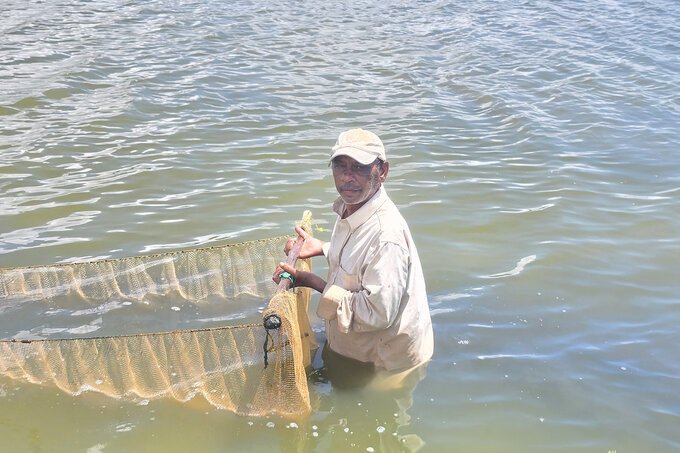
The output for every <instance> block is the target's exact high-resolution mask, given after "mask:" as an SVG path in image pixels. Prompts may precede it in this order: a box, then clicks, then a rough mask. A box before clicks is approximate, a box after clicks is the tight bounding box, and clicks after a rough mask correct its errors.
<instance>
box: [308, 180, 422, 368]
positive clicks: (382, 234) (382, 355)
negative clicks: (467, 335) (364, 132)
mask: <svg viewBox="0 0 680 453" xmlns="http://www.w3.org/2000/svg"><path fill="white" fill-rule="evenodd" d="M333 209H334V210H335V212H336V213H338V215H339V217H338V219H337V221H336V223H335V227H334V229H333V234H332V236H331V241H330V243H327V244H325V246H324V254H325V255H326V258H327V259H328V264H329V272H328V279H327V280H326V281H327V283H326V287H325V289H324V292H323V294H322V297H321V300H320V302H319V306H318V308H317V314H318V315H319V316H320V317H321V318H323V319H325V320H326V335H327V338H328V343H329V346H330V347H331V349H333V350H334V351H335V352H337V353H339V354H342V355H344V356H346V357H350V358H353V359H356V360H360V361H362V362H372V363H374V364H375V366H376V367H377V368H378V369H385V370H389V371H393V370H394V371H396V370H402V369H406V368H410V367H413V366H415V365H419V364H421V363H423V362H425V361H427V360H429V359H430V358H431V357H432V352H433V333H432V322H431V319H430V311H429V306H428V303H427V293H426V289H425V279H424V277H423V271H422V268H421V265H420V259H419V258H418V252H417V250H416V247H415V244H414V243H413V238H412V237H411V233H410V231H409V228H408V225H407V224H406V221H405V220H404V218H403V217H402V215H401V214H400V213H399V211H398V209H397V207H396V206H395V205H394V203H393V202H392V200H390V199H389V197H388V196H387V193H386V192H385V189H384V188H383V187H381V188H380V189H379V190H378V192H376V194H375V195H374V196H373V197H372V198H371V199H370V200H369V201H367V202H366V204H364V205H363V206H362V207H361V208H359V210H357V211H356V212H355V213H353V214H352V215H350V216H348V217H347V218H345V219H342V212H343V211H344V209H345V205H344V203H343V202H342V199H340V198H339V199H338V200H336V202H335V203H334V205H333Z"/></svg>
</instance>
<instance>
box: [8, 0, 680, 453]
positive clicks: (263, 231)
mask: <svg viewBox="0 0 680 453" xmlns="http://www.w3.org/2000/svg"><path fill="white" fill-rule="evenodd" d="M0 13H1V14H0V266H1V267H10V266H23V265H30V264H39V263H52V262H58V261H62V260H72V259H91V258H98V257H122V256H128V255H135V254H141V253H148V252H155V251H163V250H170V249H177V248H184V247H194V246H200V245H207V244H213V243H220V242H224V241H240V240H246V239H255V238H261V237H269V236H274V235H279V234H282V233H285V232H287V231H289V228H290V225H292V223H293V221H294V220H295V219H297V218H299V217H300V215H301V213H302V211H303V210H304V209H311V210H312V211H313V213H314V216H315V218H316V220H317V222H318V224H319V226H320V227H322V228H329V227H330V226H331V225H332V221H333V216H332V215H331V213H330V204H331V202H332V200H333V199H334V197H335V193H334V189H333V185H332V181H331V178H330V174H329V170H328V167H327V165H326V163H327V157H328V154H329V150H330V147H331V146H332V144H333V143H334V140H335V137H336V136H337V134H338V133H339V132H341V131H342V130H344V129H346V128H349V127H357V126H362V127H367V128H370V129H373V130H374V131H376V132H378V133H379V134H380V135H381V137H383V139H384V141H385V143H386V145H387V146H388V152H389V156H390V159H391V162H392V166H391V171H390V175H389V178H388V181H387V189H388V192H389V193H390V195H391V196H392V198H393V199H394V200H395V202H396V203H397V204H398V205H399V206H400V208H401V209H402V212H403V214H404V216H405V217H406V218H407V220H408V221H409V223H410V225H411V228H412V231H413V235H414V237H415V239H416V242H417V244H418V246H419V250H420V255H421V257H422V259H423V266H424V268H425V271H426V275H427V284H428V293H429V295H430V304H431V309H432V315H433V322H434V325H435V341H436V352H435V357H434V359H433V361H432V363H431V364H430V365H429V367H428V369H427V375H426V377H425V378H424V379H423V381H421V382H420V384H419V385H418V387H417V388H416V390H415V391H414V392H413V394H412V404H411V405H410V407H408V409H403V408H399V407H396V406H395V400H390V399H387V400H384V399H379V398H377V397H376V395H372V394H366V393H340V392H337V391H333V390H331V389H330V388H329V387H328V385H327V384H324V383H322V382H316V381H314V380H312V381H311V384H312V385H311V387H312V394H313V397H314V398H315V412H314V414H313V415H312V416H311V417H310V419H309V420H305V421H300V422H299V423H297V424H296V425H291V424H290V422H287V421H281V420H275V419H247V418H242V417H237V416H234V415H232V414H229V413H225V412H223V411H217V410H214V409H212V408H210V407H207V406H204V405H202V404H201V403H200V402H196V403H192V404H187V405H182V404H179V403H176V402H173V401H151V402H148V403H142V404H133V403H124V402H120V401H116V400H110V399H107V398H105V397H103V396H100V395H94V394H83V395H81V396H79V397H77V398H74V397H72V396H70V395H65V394H62V393H59V392H58V391H57V390H56V389H45V388H40V387H33V386H29V385H19V384H16V383H14V382H11V381H6V380H2V381H0V439H2V440H1V441H0V450H2V451H11V452H23V451H35V452H41V451H45V452H47V451H69V452H71V451H89V452H114V451H149V452H159V451H168V452H170V451H242V450H252V451H281V450H283V451H301V450H302V451H304V450H310V451H354V450H356V451H393V450H396V449H397V448H398V447H400V446H401V447H412V448H415V447H416V446H418V445H422V451H437V452H438V451H465V452H468V451H480V452H492V451H494V452H495V451H497V452H500V451H503V452H507V451H516V452H530V451H536V452H538V451H541V452H544V451H569V452H573V451H584V452H586V451H588V452H591V451H593V452H607V451H608V450H616V451H617V452H662V451H669V452H670V451H677V450H678V449H680V431H679V430H678V427H679V426H680V396H678V395H679V394H680V353H679V352H678V344H679V343H680V333H679V331H678V327H677V326H678V325H679V323H680V303H679V301H678V293H679V292H680V283H678V281H679V277H680V275H679V274H678V264H679V258H678V257H679V256H680V202H678V201H677V200H678V196H679V195H680V157H679V155H678V147H679V145H680V129H679V128H678V124H680V95H679V94H678V93H680V91H679V90H678V87H679V86H680V75H679V74H680V58H679V55H680V47H679V46H678V42H680V27H679V26H678V24H679V23H680V7H679V5H678V3H677V2H674V1H670V0H669V1H663V0H660V1H632V0H631V1H606V2H576V1H565V2H545V1H542V2H503V1H501V2H483V1H479V0H469V1H459V2H398V3H396V4H390V3H389V2H369V1H365V2H278V1H268V2H249V1H236V2H217V1H211V0H204V1H200V0H197V1H193V2H190V1H187V2H184V1H139V0H126V1H122V0H114V1H93V2H78V1H74V0H61V1H57V0H47V1H44V2H38V1H32V0H25V1H17V0H10V1H9V2H7V1H5V2H4V3H3V4H2V5H1V6H0ZM324 234H325V235H328V234H329V233H328V231H326V232H320V233H318V235H319V236H321V237H323V236H324ZM317 264H318V265H321V263H317ZM130 314H131V315H132V316H134V315H135V312H134V310H131V311H130ZM0 316H2V315H1V314H0ZM28 321H31V320H27V322H28ZM55 323H56V324H58V323H59V322H58V320H57V321H55V320H54V319H46V318H40V319H35V320H33V325H32V328H34V329H37V330H40V328H41V327H47V326H49V327H50V328H52V327H54V324H55ZM317 325H318V324H317ZM109 327H110V326H109ZM318 328H319V329H321V327H320V326H318ZM3 335H4V333H3ZM399 401H401V402H403V399H402V400H399ZM406 406H409V404H406Z"/></svg>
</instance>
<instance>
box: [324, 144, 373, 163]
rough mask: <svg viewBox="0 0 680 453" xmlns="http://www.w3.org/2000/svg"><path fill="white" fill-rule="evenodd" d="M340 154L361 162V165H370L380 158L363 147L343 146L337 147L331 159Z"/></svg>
mask: <svg viewBox="0 0 680 453" xmlns="http://www.w3.org/2000/svg"><path fill="white" fill-rule="evenodd" d="M338 156H348V157H351V158H352V159H354V160H356V161H357V162H359V163H360V164H361V165H368V164H370V163H372V162H373V161H374V160H376V159H377V158H378V156H376V155H375V154H373V153H369V152H366V151H364V150H362V149H358V148H353V147H351V146H343V147H342V148H338V149H336V150H335V151H334V152H333V154H332V155H331V160H333V159H335V158H336V157H338Z"/></svg>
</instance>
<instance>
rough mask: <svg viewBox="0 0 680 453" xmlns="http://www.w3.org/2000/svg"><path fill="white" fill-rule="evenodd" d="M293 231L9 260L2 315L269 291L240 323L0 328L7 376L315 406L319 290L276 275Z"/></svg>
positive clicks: (142, 396)
mask: <svg viewBox="0 0 680 453" xmlns="http://www.w3.org/2000/svg"><path fill="white" fill-rule="evenodd" d="M310 221H311V215H310V214H309V213H308V212H307V213H305V216H304V218H303V221H302V222H301V226H302V227H303V228H304V229H306V230H307V231H308V232H309V233H311V228H310ZM286 240H287V238H286V237H279V238H271V239H264V240H259V241H251V242H243V243H239V244H230V245H226V246H218V247H209V248H200V249H192V250H182V251H176V252H170V253H163V254H155V255H147V256H138V257H132V258H122V259H113V260H99V261H92V262H86V263H67V264H57V265H50V266H34V267H25V268H13V269H0V313H2V315H3V317H4V316H6V315H7V314H8V313H10V312H11V311H12V310H13V309H16V308H17V307H20V306H26V305H28V306H32V305H35V304H43V305H47V306H48V307H49V310H51V312H55V311H58V310H62V309H64V307H68V308H69V309H71V310H73V308H74V307H76V308H78V309H79V310H81V311H83V310H87V308H82V307H92V306H95V307H102V306H107V304H120V303H121V301H124V302H122V303H128V304H130V303H144V304H149V303H151V304H162V303H164V301H166V300H168V301H172V302H168V303H173V304H178V303H179V302H178V301H186V302H187V303H190V304H192V306H198V305H201V304H208V305H210V304H218V305H217V306H218V307H225V310H228V309H229V307H230V304H231V303H233V304H236V305H237V306H239V304H240V306H243V304H244V303H252V302H253V301H254V300H257V299H262V300H263V301H265V302H266V301H267V299H268V300H269V301H268V303H267V304H266V307H265V309H264V310H263V313H261V314H260V313H257V316H258V317H261V319H256V320H254V321H255V322H248V323H239V324H235V325H220V326H216V327H209V328H198V329H181V330H174V331H167V332H154V333H134V334H123V335H108V336H98V337H89V338H57V339H52V338H34V337H35V336H36V334H35V333H33V334H30V335H28V337H26V338H24V337H22V336H21V335H18V334H17V335H14V336H13V338H9V339H5V340H0V376H2V377H4V378H11V379H15V380H18V381H22V382H30V383H33V384H40V385H45V386H47V385H54V386H56V387H58V388H60V389H62V390H63V391H65V392H68V393H70V394H72V395H79V394H81V393H83V392H87V391H92V392H100V393H103V394H105V395H108V396H110V397H114V398H120V399H129V400H150V399H156V398H163V397H167V398H174V399H176V400H178V401H182V402H185V401H188V400H190V399H192V398H194V397H196V396H198V395H201V396H203V397H204V398H205V400H207V401H208V402H209V403H210V404H212V405H213V406H215V407H217V408H220V409H226V410H229V411H232V412H235V413H237V414H241V415H248V416H263V415H281V416H287V417H297V416H302V415H305V414H307V413H308V412H309V411H310V401H309V392H308V388H307V376H306V368H307V367H308V366H310V363H311V354H312V351H313V348H315V347H316V345H315V343H314V336H313V333H312V331H311V327H310V325H309V319H308V315H307V307H308V303H309V298H310V290H309V289H307V288H294V289H291V290H282V289H279V290H278V291H277V287H276V285H275V284H274V283H273V282H272V281H271V273H272V271H273V269H274V268H275V267H276V264H277V263H278V262H279V261H281V260H282V259H284V258H285V257H284V256H283V246H284V244H285V241H286ZM296 267H297V268H298V269H303V270H310V261H309V260H298V261H297V263H296ZM244 295H247V296H248V297H247V298H246V299H243V296H244ZM244 300H245V301H246V302H244ZM220 304H221V305H220ZM219 309H221V308H218V310H219ZM227 318H228V317H227ZM263 320H264V321H266V322H263ZM130 321H132V320H130ZM122 324H126V322H125V321H124V322H123V323H122ZM132 324H134V323H132ZM121 327H124V326H121ZM24 335H25V333H24ZM25 336H26V335H25Z"/></svg>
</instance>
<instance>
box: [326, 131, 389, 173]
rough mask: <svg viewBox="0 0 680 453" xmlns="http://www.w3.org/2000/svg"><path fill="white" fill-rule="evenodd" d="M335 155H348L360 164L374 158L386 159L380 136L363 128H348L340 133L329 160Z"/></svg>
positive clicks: (368, 162) (367, 162) (369, 161)
mask: <svg viewBox="0 0 680 453" xmlns="http://www.w3.org/2000/svg"><path fill="white" fill-rule="evenodd" d="M337 156H349V157H351V158H352V159H354V160H356V161H357V162H359V163H360V164H362V165H368V164H370V163H371V162H373V161H374V160H376V159H380V160H382V161H386V160H387V157H386V156H385V146H384V145H383V142H382V141H380V138H379V137H378V136H377V135H375V134H374V133H373V132H369V131H365V130H363V129H350V130H348V131H345V132H343V133H342V134H340V136H339V137H338V141H337V142H335V146H334V147H333V154H331V160H333V159H335V158H336V157H337Z"/></svg>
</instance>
